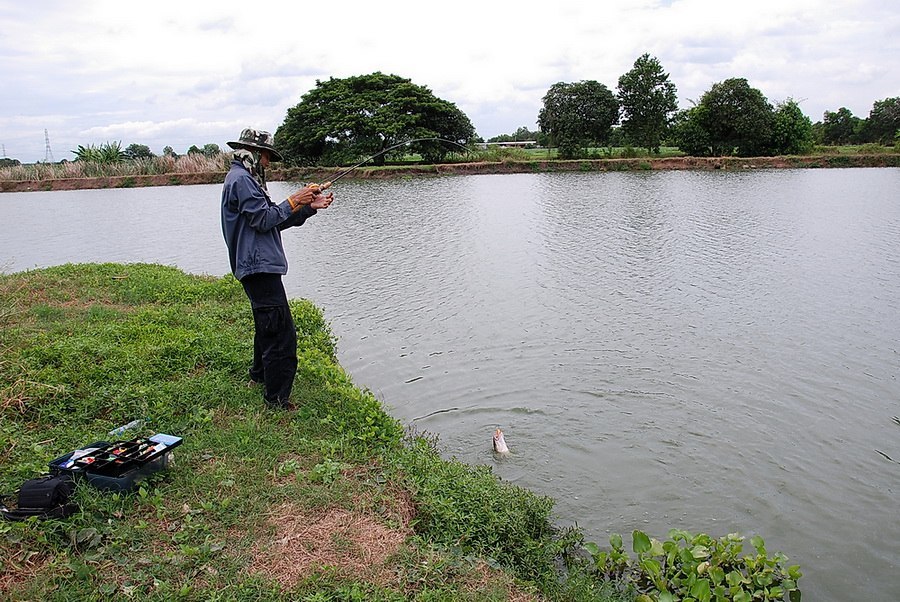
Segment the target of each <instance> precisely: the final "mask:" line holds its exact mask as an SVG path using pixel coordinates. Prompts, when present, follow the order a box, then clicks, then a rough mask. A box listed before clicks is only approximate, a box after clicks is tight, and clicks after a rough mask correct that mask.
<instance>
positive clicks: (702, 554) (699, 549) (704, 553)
mask: <svg viewBox="0 0 900 602" xmlns="http://www.w3.org/2000/svg"><path fill="white" fill-rule="evenodd" d="M691 556H693V557H694V558H696V559H698V560H699V559H700V558H709V548H707V547H706V546H694V547H693V548H692V549H691Z"/></svg>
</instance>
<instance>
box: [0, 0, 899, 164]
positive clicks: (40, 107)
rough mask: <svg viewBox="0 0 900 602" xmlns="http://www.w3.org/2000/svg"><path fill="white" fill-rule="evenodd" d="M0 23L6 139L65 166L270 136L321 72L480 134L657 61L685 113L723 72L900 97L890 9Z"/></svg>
mask: <svg viewBox="0 0 900 602" xmlns="http://www.w3.org/2000/svg"><path fill="white" fill-rule="evenodd" d="M0 23H2V26H0V28H2V29H0V81H3V82H4V83H5V84H6V86H7V87H8V90H7V93H6V94H5V95H3V97H2V100H0V127H2V130H0V142H2V143H3V145H4V147H5V148H6V152H7V154H8V155H9V156H14V157H16V158H20V159H21V160H24V161H33V160H36V159H42V158H43V156H44V138H43V130H44V128H47V129H48V130H49V131H50V136H51V143H52V144H53V150H54V155H55V156H56V157H57V158H62V157H64V156H66V155H67V152H68V150H69V149H71V148H76V147H77V146H78V145H79V144H84V145H86V144H99V143H102V142H106V141H110V140H120V141H121V142H122V143H123V144H125V145H127V144H130V143H140V144H147V145H149V146H150V147H151V148H152V149H153V150H154V151H155V152H160V151H161V149H162V147H163V146H165V145H171V146H173V147H175V148H176V150H179V151H181V150H184V149H186V148H187V147H188V146H190V145H192V144H197V145H202V144H206V143H208V142H214V143H216V144H220V145H223V144H224V142H225V141H227V140H228V139H231V138H233V137H234V136H235V135H236V133H237V132H239V131H240V129H241V128H243V127H244V126H245V125H254V126H256V127H261V128H268V129H271V130H275V129H276V128H277V127H278V125H279V124H280V123H281V121H282V120H283V119H284V115H285V113H286V111H287V109H288V107H290V106H293V105H294V104H296V103H297V102H299V100H300V97H301V96H302V95H303V94H304V93H306V92H307V91H309V90H310V89H311V88H312V87H313V86H314V85H315V81H316V79H323V80H324V79H328V78H329V77H348V76H351V75H361V74H365V73H371V72H373V71H382V72H385V73H395V74H397V75H401V76H403V77H408V78H410V79H412V80H413V81H414V82H415V83H417V84H420V85H424V86H427V87H428V88H430V89H431V90H432V91H433V92H434V93H435V94H436V95H437V96H439V97H441V98H444V99H445V100H449V101H450V102H453V103H455V104H456V105H457V106H458V107H459V108H460V109H462V110H463V111H465V112H466V114H468V115H469V117H470V118H471V119H472V121H473V123H474V124H475V127H476V129H477V130H478V132H479V133H480V134H481V135H483V136H486V137H487V136H493V135H496V134H499V133H504V132H511V131H513V130H515V129H516V128H517V127H519V126H521V125H526V126H528V127H534V124H535V120H536V118H537V113H538V111H539V110H540V106H541V98H542V97H543V95H544V93H545V92H546V90H547V89H548V88H549V87H550V86H551V85H552V84H554V83H556V82H558V81H579V80H584V79H593V80H597V81H599V82H601V83H603V84H605V85H606V86H607V87H609V88H610V89H611V90H613V91H614V90H615V87H616V84H617V82H618V78H619V76H620V75H622V74H623V73H625V72H626V71H627V70H628V69H630V68H631V66H632V64H633V63H634V60H635V59H636V58H637V57H638V56H640V55H641V54H643V53H645V52H649V53H650V54H652V55H654V56H656V57H657V58H658V59H659V60H660V62H661V63H662V65H663V67H664V68H665V69H666V70H667V71H668V72H669V73H670V75H671V78H672V81H673V82H674V83H675V85H676V86H677V88H678V91H679V98H680V102H681V104H682V106H685V107H686V106H689V105H690V102H689V99H691V100H694V101H696V100H699V98H700V96H701V95H702V94H703V93H704V92H705V91H706V90H708V89H709V87H710V86H711V85H712V84H713V83H716V82H718V81H722V80H723V79H727V78H729V77H744V78H746V79H747V80H748V81H749V82H750V84H751V85H752V86H754V87H757V88H759V89H760V90H761V91H762V92H763V94H765V95H766V97H767V98H769V100H770V101H772V102H775V101H781V100H784V99H786V98H788V97H792V98H794V99H796V100H800V101H802V102H801V107H802V108H803V109H804V110H805V111H806V112H807V114H808V115H809V116H810V117H811V118H812V119H813V120H819V119H821V117H822V113H823V112H824V111H825V110H836V109H838V108H840V107H842V106H846V107H848V108H849V109H851V111H853V112H854V114H856V115H858V116H862V117H865V116H867V115H868V111H869V110H870V109H871V106H872V103H873V102H874V101H876V100H881V99H883V98H887V97H889V96H900V67H898V66H897V61H896V59H895V57H896V56H898V54H900V48H898V44H900V42H898V40H900V11H898V10H897V9H896V8H895V2H894V1H893V0H848V1H846V2H840V3H834V2H827V1H825V0H792V1H791V2H785V1H784V0H777V1H776V0H758V1H757V2H755V3H731V2H729V3H722V2H720V1H717V0H673V1H671V2H665V1H662V0H640V1H636V2H628V3H611V2H593V3H587V2H580V1H577V0H560V2H557V3H556V4H555V5H554V6H553V7H552V8H551V7H549V5H548V6H543V5H531V4H527V3H521V2H513V1H510V0H495V1H494V2H484V1H475V0H458V1H457V2H454V3H452V4H448V5H427V6H425V5H422V4H421V3H420V2H412V1H408V0H400V1H388V2H381V3H372V2H368V1H367V2H362V1H360V0H347V1H345V2H342V3H341V4H340V6H332V5H331V4H328V3H316V4H308V3H304V4H300V3H295V2H278V1H272V2H269V3H264V4H258V5H248V4H246V3H237V2H221V1H218V2H209V1H200V2H178V3H176V2H173V1H171V0H160V1H158V2H154V3H151V4H146V3H145V4H135V3H128V2H119V1H110V0H96V1H94V2H90V3H71V2H65V1H63V0H48V1H47V2H44V3H42V5H41V10H34V9H33V7H24V6H22V5H20V4H12V3H7V4H6V5H4V6H0ZM57 148H61V149H63V150H61V151H57V150H56V149H57Z"/></svg>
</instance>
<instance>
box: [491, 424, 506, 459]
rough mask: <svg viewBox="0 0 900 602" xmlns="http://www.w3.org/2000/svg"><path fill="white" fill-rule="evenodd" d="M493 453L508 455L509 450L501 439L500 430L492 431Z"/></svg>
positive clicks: (501, 433)
mask: <svg viewBox="0 0 900 602" xmlns="http://www.w3.org/2000/svg"><path fill="white" fill-rule="evenodd" d="M494 451H495V452H497V453H498V454H508V453H509V448H508V447H507V446H506V440H505V439H504V438H503V431H501V430H500V429H497V430H496V431H494Z"/></svg>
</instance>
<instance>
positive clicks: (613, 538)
mask: <svg viewBox="0 0 900 602" xmlns="http://www.w3.org/2000/svg"><path fill="white" fill-rule="evenodd" d="M609 545H611V546H612V547H613V549H614V550H621V549H622V536H621V535H619V534H618V533H613V534H612V535H610V536H609Z"/></svg>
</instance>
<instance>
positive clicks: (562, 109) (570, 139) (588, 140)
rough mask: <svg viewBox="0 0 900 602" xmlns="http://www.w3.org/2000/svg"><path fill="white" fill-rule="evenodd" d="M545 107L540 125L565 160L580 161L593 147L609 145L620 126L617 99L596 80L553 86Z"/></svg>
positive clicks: (541, 112)
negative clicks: (618, 124) (615, 128)
mask: <svg viewBox="0 0 900 602" xmlns="http://www.w3.org/2000/svg"><path fill="white" fill-rule="evenodd" d="M543 103H544V104H543V107H542V108H541V110H540V113H539V114H538V125H539V126H540V128H541V131H542V132H544V133H546V134H547V135H548V136H549V140H550V144H551V145H554V146H557V147H558V148H559V157H560V158H561V159H574V158H578V157H579V156H581V155H582V154H583V153H584V152H585V150H586V149H587V148H589V147H591V146H603V145H605V144H606V143H607V142H608V141H609V139H610V136H611V135H612V126H613V125H615V124H617V123H618V122H619V102H618V101H617V100H616V97H615V95H613V93H612V92H611V91H610V90H609V88H607V87H606V86H604V85H603V84H601V83H599V82H596V81H593V80H586V81H581V82H577V83H574V84H569V83H564V82H559V83H556V84H553V85H552V86H550V89H549V90H548V91H547V94H545V95H544V98H543Z"/></svg>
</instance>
